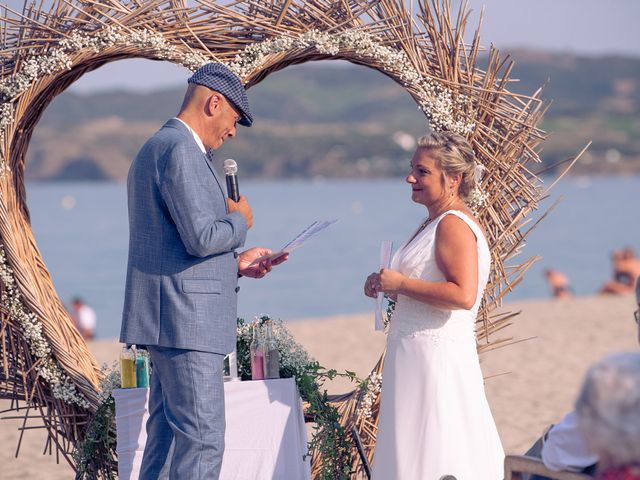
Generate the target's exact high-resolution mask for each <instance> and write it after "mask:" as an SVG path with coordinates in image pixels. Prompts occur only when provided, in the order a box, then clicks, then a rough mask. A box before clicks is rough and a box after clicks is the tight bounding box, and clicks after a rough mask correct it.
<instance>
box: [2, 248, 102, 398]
mask: <svg viewBox="0 0 640 480" xmlns="http://www.w3.org/2000/svg"><path fill="white" fill-rule="evenodd" d="M0 281H2V283H3V284H4V288H5V290H4V291H3V292H2V298H0V301H2V304H3V305H5V306H6V308H7V310H9V315H11V318H13V319H14V320H17V321H18V323H19V324H20V326H21V327H22V333H23V335H24V338H25V339H26V341H27V343H28V344H29V350H30V352H31V354H32V355H33V356H34V357H36V359H37V361H38V363H37V365H36V372H37V373H38V376H39V377H41V378H42V379H43V380H45V381H46V382H48V383H49V386H50V388H51V392H52V393H53V396H54V397H55V398H57V399H59V400H62V401H63V402H65V403H68V404H75V405H78V406H79V407H82V408H89V406H90V404H89V402H88V401H87V399H86V398H85V397H84V396H83V395H82V394H81V393H80V392H79V391H78V390H77V388H76V386H75V384H74V383H73V382H72V381H71V379H70V378H69V377H68V376H67V375H66V374H65V373H64V370H63V369H62V367H60V365H59V364H58V362H57V361H56V360H55V358H53V356H52V355H51V346H50V345H49V342H48V341H47V339H46V338H45V336H44V334H43V332H42V322H40V321H39V320H38V318H37V317H36V316H35V314H33V313H28V312H27V311H26V309H25V307H24V305H23V303H22V300H21V295H20V292H19V291H18V289H17V288H16V285H15V278H14V276H13V271H12V270H11V268H10V267H9V265H7V259H6V255H5V252H4V248H3V245H2V244H0Z"/></svg>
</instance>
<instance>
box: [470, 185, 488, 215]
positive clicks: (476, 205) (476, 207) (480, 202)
mask: <svg viewBox="0 0 640 480" xmlns="http://www.w3.org/2000/svg"><path fill="white" fill-rule="evenodd" d="M488 200H489V195H488V194H487V192H485V191H484V190H482V188H481V187H480V184H477V185H476V186H475V187H474V188H473V190H471V192H470V193H469V196H468V197H467V198H466V200H465V203H466V204H467V206H468V207H469V208H470V209H471V211H472V212H473V214H474V215H477V214H478V212H479V211H480V209H481V208H482V207H484V206H485V205H486V204H487V201H488Z"/></svg>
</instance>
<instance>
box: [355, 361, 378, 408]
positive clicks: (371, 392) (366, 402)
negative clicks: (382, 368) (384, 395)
mask: <svg viewBox="0 0 640 480" xmlns="http://www.w3.org/2000/svg"><path fill="white" fill-rule="evenodd" d="M362 389H363V390H364V395H363V396H362V399H361V400H360V403H359V404H358V408H357V409H356V413H357V414H358V416H360V417H361V418H371V415H373V413H372V412H371V408H372V407H373V404H374V403H375V401H376V398H378V394H379V393H380V390H381V389H382V374H380V373H376V372H371V374H370V375H369V376H368V377H367V379H366V380H365V381H364V383H363V385H362Z"/></svg>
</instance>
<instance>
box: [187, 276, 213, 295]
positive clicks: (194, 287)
mask: <svg viewBox="0 0 640 480" xmlns="http://www.w3.org/2000/svg"><path fill="white" fill-rule="evenodd" d="M221 290H222V282H221V281H220V280H212V279H207V278H203V279H199V278H183V279H182V291H183V292H184V293H220V292H221Z"/></svg>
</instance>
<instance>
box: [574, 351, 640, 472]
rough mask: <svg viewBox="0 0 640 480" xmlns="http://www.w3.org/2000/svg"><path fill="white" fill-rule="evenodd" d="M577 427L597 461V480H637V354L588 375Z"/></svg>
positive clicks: (578, 406) (639, 424)
mask: <svg viewBox="0 0 640 480" xmlns="http://www.w3.org/2000/svg"><path fill="white" fill-rule="evenodd" d="M576 416H577V419H578V426H579V428H580V430H581V432H582V434H583V435H584V438H586V440H587V445H588V447H589V448H590V450H591V451H592V452H593V453H595V454H596V455H597V457H598V474H597V476H596V478H597V479H598V480H636V479H637V480H640V353H619V354H615V355H610V356H608V357H606V358H605V359H604V360H602V361H600V362H598V363H597V364H595V365H594V366H593V367H591V368H590V369H589V371H588V372H587V376H586V379H585V381H584V384H583V386H582V390H581V392H580V395H579V397H578V400H577V402H576Z"/></svg>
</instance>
